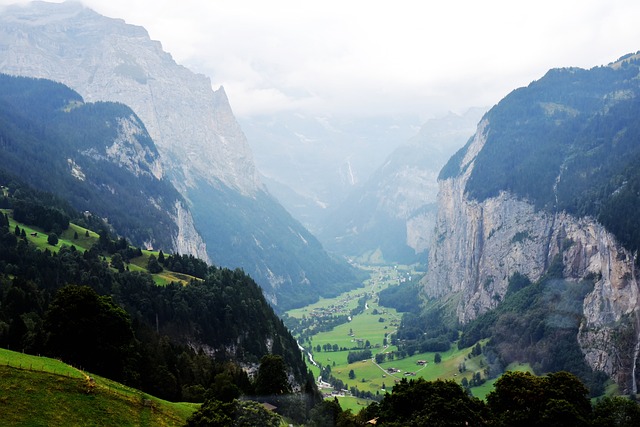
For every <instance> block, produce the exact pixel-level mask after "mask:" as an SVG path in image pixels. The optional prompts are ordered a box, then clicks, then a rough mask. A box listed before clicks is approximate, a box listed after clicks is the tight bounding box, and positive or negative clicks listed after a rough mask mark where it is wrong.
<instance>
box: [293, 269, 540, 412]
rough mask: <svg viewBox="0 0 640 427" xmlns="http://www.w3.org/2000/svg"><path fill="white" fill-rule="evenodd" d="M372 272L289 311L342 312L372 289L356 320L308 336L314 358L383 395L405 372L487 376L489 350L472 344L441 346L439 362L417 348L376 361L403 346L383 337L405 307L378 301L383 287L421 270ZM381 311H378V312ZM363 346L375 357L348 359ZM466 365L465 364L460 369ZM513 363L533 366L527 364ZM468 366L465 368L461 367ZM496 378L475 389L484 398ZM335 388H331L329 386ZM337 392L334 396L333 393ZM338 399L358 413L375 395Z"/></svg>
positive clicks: (456, 377) (456, 378) (447, 376)
mask: <svg viewBox="0 0 640 427" xmlns="http://www.w3.org/2000/svg"><path fill="white" fill-rule="evenodd" d="M368 270H369V272H370V275H371V278H370V279H369V280H367V281H365V282H364V284H363V286H364V287H362V288H358V289H356V290H353V291H350V292H348V293H345V294H343V295H340V296H338V297H336V298H330V299H323V300H320V301H319V302H317V303H315V304H312V305H310V306H307V307H304V308H301V309H296V310H292V311H289V312H287V314H288V315H289V316H292V317H297V318H300V317H302V316H308V317H310V316H314V315H318V313H322V312H323V310H326V309H327V308H329V307H332V308H333V309H336V308H339V310H341V311H338V312H337V313H336V314H346V313H348V311H349V310H351V309H352V308H355V307H356V305H357V300H358V298H359V297H360V296H361V295H363V294H366V295H367V296H368V300H367V308H366V310H364V312H363V313H361V314H358V315H356V316H353V317H352V319H351V321H350V322H348V323H345V324H342V325H338V326H336V327H334V328H333V330H331V331H328V332H320V333H317V334H315V335H313V336H312V337H311V339H310V342H305V346H306V347H307V348H310V347H313V350H312V353H313V358H314V360H315V361H316V362H318V363H320V364H321V365H323V366H327V365H329V366H331V374H332V375H333V376H334V377H335V378H337V379H340V380H342V381H343V382H344V383H345V385H346V386H347V388H350V387H353V386H355V387H357V388H358V389H359V390H360V391H365V392H367V391H369V392H371V393H372V394H378V395H383V394H384V393H385V391H386V392H390V391H391V389H392V387H393V385H394V384H395V382H396V381H399V380H400V379H402V378H420V377H422V378H424V379H426V380H428V381H433V380H436V379H443V380H447V379H450V380H454V381H456V382H458V383H460V382H461V381H462V379H463V378H466V379H467V381H469V380H471V378H472V377H473V375H474V374H475V373H477V372H480V373H481V375H482V377H484V368H485V363H486V362H485V360H484V356H482V355H479V356H475V357H471V356H470V353H471V347H469V348H465V349H461V350H458V348H457V346H456V345H455V344H454V345H452V346H451V348H450V349H449V350H448V351H446V352H440V355H441V358H442V361H441V362H440V363H434V357H435V353H434V352H430V353H421V354H414V355H413V356H411V357H406V358H404V359H395V360H388V361H385V362H383V363H381V364H380V365H378V364H376V363H375V361H374V360H373V358H374V357H375V355H376V354H377V353H378V352H393V351H397V348H395V347H394V346H391V345H389V346H388V347H387V348H385V347H384V345H383V340H384V338H385V334H386V338H387V339H388V341H389V343H390V341H391V337H392V335H393V334H394V333H395V331H396V330H397V328H398V326H399V324H400V320H401V318H402V313H397V312H396V311H395V310H394V309H390V308H387V307H383V306H380V305H379V304H378V297H377V295H378V293H379V292H380V291H381V290H383V289H385V288H386V287H388V286H390V285H392V284H396V283H398V281H399V280H401V278H402V277H408V276H409V275H412V274H417V273H418V272H416V271H414V270H413V269H412V268H411V267H408V266H396V267H381V266H374V267H369V268H368ZM374 313H375V314H374ZM358 340H360V345H361V346H362V345H363V344H364V343H366V341H369V343H370V345H371V352H372V358H371V359H368V360H363V361H360V362H356V363H351V364H349V363H347V356H348V354H349V351H354V350H350V349H352V348H353V347H358V345H359V343H358ZM325 344H330V345H332V346H333V345H334V344H337V346H338V348H347V349H349V350H345V351H317V346H318V345H319V346H320V347H321V348H322V346H323V345H325ZM418 361H427V363H426V364H425V365H420V364H418ZM461 367H464V369H460V368H461ZM310 368H311V369H312V371H313V373H314V375H315V376H316V377H317V376H318V375H319V374H320V370H319V368H318V367H315V366H310ZM389 368H394V369H396V370H398V372H394V373H390V372H389V371H388V370H389ZM511 369H523V370H526V369H530V368H527V367H526V366H524V365H522V366H521V367H515V368H511ZM351 370H353V372H354V373H355V378H349V372H350V371H351ZM461 371H462V372H461ZM494 382H495V380H492V381H487V382H486V383H484V384H483V385H482V386H480V387H474V388H472V389H471V391H472V393H473V394H474V395H476V396H478V397H480V398H484V397H485V396H486V394H487V393H489V391H491V390H492V389H493V383H494ZM324 391H325V392H330V391H331V389H326V390H324ZM332 398H333V397H332ZM338 400H339V402H340V404H341V406H342V407H343V409H351V410H352V411H353V412H354V413H357V412H358V411H359V410H360V409H362V408H363V407H365V406H366V405H367V404H369V403H370V401H367V400H364V399H356V398H354V397H351V396H338Z"/></svg>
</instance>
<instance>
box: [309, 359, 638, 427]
mask: <svg viewBox="0 0 640 427" xmlns="http://www.w3.org/2000/svg"><path fill="white" fill-rule="evenodd" d="M372 420H375V425H377V426H383V427H400V426H416V427H417V426H432V425H433V426H442V427H445V426H456V427H457V426H497V427H508V426H509V427H510V426H575V427H605V426H625V427H627V426H628V427H631V426H636V425H640V405H638V403H636V402H635V401H633V400H631V399H628V398H625V397H606V398H603V399H600V400H598V401H595V402H594V403H593V404H592V403H591V401H590V400H589V398H588V390H587V388H586V387H585V386H584V384H582V383H581V382H580V380H579V379H578V378H577V377H575V376H574V375H572V374H569V373H567V372H557V373H553V374H549V375H547V376H544V377H536V376H534V375H532V374H529V373H526V372H507V373H505V374H504V375H503V376H502V377H500V378H499V379H498V380H497V381H496V383H495V386H494V390H493V391H492V392H490V393H489V395H488V396H487V399H486V402H484V401H482V400H480V399H478V398H475V397H472V396H471V395H470V394H469V393H467V391H466V390H465V389H464V388H463V387H461V386H460V385H459V384H457V383H456V382H454V381H451V380H448V381H442V380H437V381H425V380H424V379H422V378H420V379H417V380H415V379H411V380H407V379H406V378H403V379H402V380H401V381H400V382H398V383H397V384H395V386H394V387H393V392H392V393H387V394H385V395H384V397H383V398H382V399H381V400H380V402H379V403H378V402H374V403H371V404H370V405H369V406H367V407H366V408H364V409H362V410H361V411H360V412H359V413H358V414H356V415H354V414H352V413H351V411H343V410H342V408H341V407H340V404H339V403H338V402H337V400H334V401H331V400H325V401H324V402H323V403H322V405H320V406H318V407H316V408H315V409H314V411H313V413H312V422H314V423H315V424H312V425H322V426H338V427H356V426H366V425H371V424H373V422H372Z"/></svg>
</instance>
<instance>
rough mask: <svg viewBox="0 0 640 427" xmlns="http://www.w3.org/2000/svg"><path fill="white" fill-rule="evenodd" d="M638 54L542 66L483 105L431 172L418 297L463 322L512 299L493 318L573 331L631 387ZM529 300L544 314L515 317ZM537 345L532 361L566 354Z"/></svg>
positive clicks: (582, 350) (515, 328) (638, 316)
mask: <svg viewBox="0 0 640 427" xmlns="http://www.w3.org/2000/svg"><path fill="white" fill-rule="evenodd" d="M639 59H640V57H639V56H638V55H628V56H626V57H623V58H621V59H620V60H618V61H616V62H614V63H612V64H610V65H609V66H604V67H596V68H593V69H590V70H584V69H579V68H563V69H554V70H551V71H549V72H548V73H547V74H546V75H545V76H544V77H543V78H541V79H540V80H538V81H535V82H533V83H531V84H530V85H529V86H527V87H524V88H520V89H517V90H515V91H513V92H512V93H511V94H509V95H508V96H507V97H505V98H504V99H503V100H502V101H501V102H500V103H499V104H498V105H496V106H495V107H493V108H492V109H491V110H490V111H489V112H488V113H487V114H486V115H485V116H484V117H483V119H482V121H481V122H480V124H479V125H478V128H477V132H476V134H475V136H474V137H473V138H472V139H471V140H470V141H469V142H468V143H467V145H466V146H465V147H464V148H462V149H461V150H460V151H459V152H458V153H456V154H455V155H454V156H453V157H452V158H451V159H450V161H449V162H448V164H447V165H446V166H445V167H444V168H443V169H442V171H441V173H440V176H439V185H440V191H439V194H438V216H437V222H436V231H435V236H434V246H433V248H432V251H431V252H430V255H429V272H428V274H427V275H426V276H425V278H424V279H423V283H422V284H423V287H424V292H425V294H426V295H427V297H428V298H429V299H432V300H433V299H439V300H440V301H446V302H447V306H448V307H453V310H454V311H455V313H456V315H457V319H458V320H459V321H460V322H462V323H463V324H472V323H473V322H474V321H475V319H482V321H483V322H493V324H494V325H496V322H498V323H500V320H496V316H498V315H499V313H501V311H499V310H498V311H496V309H497V308H500V307H501V306H502V302H503V301H504V302H505V304H506V302H507V300H510V301H511V302H510V304H511V305H510V306H511V307H518V308H517V309H515V311H512V312H511V313H510V314H509V316H510V317H509V319H511V320H510V321H509V322H506V320H505V321H503V325H504V329H503V330H502V331H503V333H504V335H508V336H511V339H520V338H517V337H518V336H519V337H525V338H526V340H525V341H526V345H527V346H532V347H531V348H532V349H533V348H534V347H535V346H536V342H538V340H541V339H544V337H551V336H553V334H557V333H560V332H559V331H561V330H564V331H565V332H566V331H571V334H570V335H571V340H570V342H568V345H571V346H578V350H577V353H576V354H578V355H579V357H580V358H583V360H584V361H586V363H587V364H588V365H589V367H590V368H591V369H593V370H594V371H600V372H604V373H606V374H607V375H608V376H609V377H611V378H613V379H614V380H615V381H616V382H617V383H618V385H619V386H620V388H621V390H622V391H624V392H634V393H635V392H636V391H637V387H638V378H637V372H636V371H637V369H636V365H637V363H638V354H639V353H640V283H639V282H638V279H637V277H638V259H637V252H638V248H639V247H640V237H639V236H640V233H638V230H640V228H639V227H640V222H639V221H638V217H637V209H638V206H640V191H638V188H640V173H639V172H638V171H640V168H639V166H640V145H638V138H639V136H640V96H639V95H640V85H639V82H640V80H639V79H638V76H639V71H640V62H639ZM524 301H530V302H531V304H530V305H528V304H524V305H523V302H524ZM540 304H543V305H545V307H547V308H545V309H544V310H546V312H547V315H544V316H542V317H540V316H538V315H536V316H537V317H535V319H536V320H535V321H531V320H528V321H527V322H524V323H522V324H521V322H520V320H519V319H527V318H529V317H530V315H531V310H532V309H534V308H535V307H540ZM549 307H552V308H553V309H552V310H550V311H549ZM492 312H494V313H495V314H493V315H491V316H488V317H487V316H485V315H489V314H491V313H492ZM542 312H543V311H539V313H542ZM503 319H507V318H506V317H505V318H503ZM529 327H531V328H533V329H532V330H530V331H529V330H528V329H527V328H529ZM536 328H538V329H537V331H536V330H535V329H536ZM493 330H494V331H495V330H496V329H495V328H494V329H493ZM565 335H566V334H565ZM502 339H504V337H503V338H502ZM495 340H498V341H499V340H500V338H499V337H497V336H494V341H495ZM552 341H553V340H552ZM503 342H505V343H506V341H503ZM551 344H552V345H553V342H551ZM523 345H525V344H523ZM512 350H516V349H513V348H512ZM501 357H503V358H504V359H505V360H506V359H509V356H508V355H507V354H506V353H501ZM538 357H539V358H538V359H536V360H531V362H532V363H537V364H538V366H542V365H544V360H545V359H546V360H548V359H550V358H556V357H558V358H563V357H567V354H566V351H563V350H561V349H560V348H558V352H557V353H554V354H550V353H544V354H538ZM541 364H542V365H541Z"/></svg>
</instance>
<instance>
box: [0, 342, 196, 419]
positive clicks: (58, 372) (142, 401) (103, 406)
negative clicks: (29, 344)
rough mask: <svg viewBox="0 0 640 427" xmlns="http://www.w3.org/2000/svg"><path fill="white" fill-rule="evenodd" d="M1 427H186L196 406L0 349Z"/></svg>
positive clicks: (39, 358)
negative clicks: (188, 418)
mask: <svg viewBox="0 0 640 427" xmlns="http://www.w3.org/2000/svg"><path fill="white" fill-rule="evenodd" d="M0 405H1V407H2V423H3V425H47V426H52V427H53V426H69V425H74V426H83V425H92V426H114V425H117V426H183V425H184V424H185V422H186V420H187V417H188V416H189V415H191V413H193V411H195V410H196V409H197V406H198V405H196V404H189V403H171V402H167V401H164V400H161V399H157V398H155V397H153V396H150V395H148V394H146V393H142V392H140V391H138V390H135V389H132V388H130V387H126V386H124V385H122V384H119V383H116V382H114V381H110V380H108V379H105V378H101V377H97V376H95V375H91V374H87V373H85V372H83V371H81V370H79V369H77V368H73V367H71V366H69V365H66V364H64V363H62V362H60V361H58V360H55V359H48V358H44V357H36V356H28V355H24V354H22V353H16V352H13V351H9V350H3V349H0Z"/></svg>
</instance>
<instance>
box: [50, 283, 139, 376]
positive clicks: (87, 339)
mask: <svg viewBox="0 0 640 427" xmlns="http://www.w3.org/2000/svg"><path fill="white" fill-rule="evenodd" d="M45 327H46V329H47V332H48V333H49V341H48V348H49V349H50V352H51V353H52V354H54V355H58V356H59V357H61V358H62V359H63V360H64V361H66V362H69V363H72V364H74V365H80V366H82V367H83V368H85V369H87V370H89V371H92V372H95V373H97V374H101V375H105V376H108V377H110V378H114V379H119V378H122V376H123V370H124V367H125V362H126V360H127V358H128V357H129V356H130V352H131V346H132V344H133V330H132V328H131V322H130V320H129V316H128V315H127V313H126V312H125V311H124V310H123V309H122V308H120V307H119V306H117V305H116V304H114V303H113V301H112V300H111V297H108V296H100V295H98V294H97V293H96V292H95V291H94V290H93V289H91V288H89V287H88V286H74V285H68V286H65V287H64V288H61V289H60V290H59V291H58V292H57V293H56V295H55V297H54V299H53V301H52V302H51V305H50V306H49V311H48V312H47V314H46V322H45Z"/></svg>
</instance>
